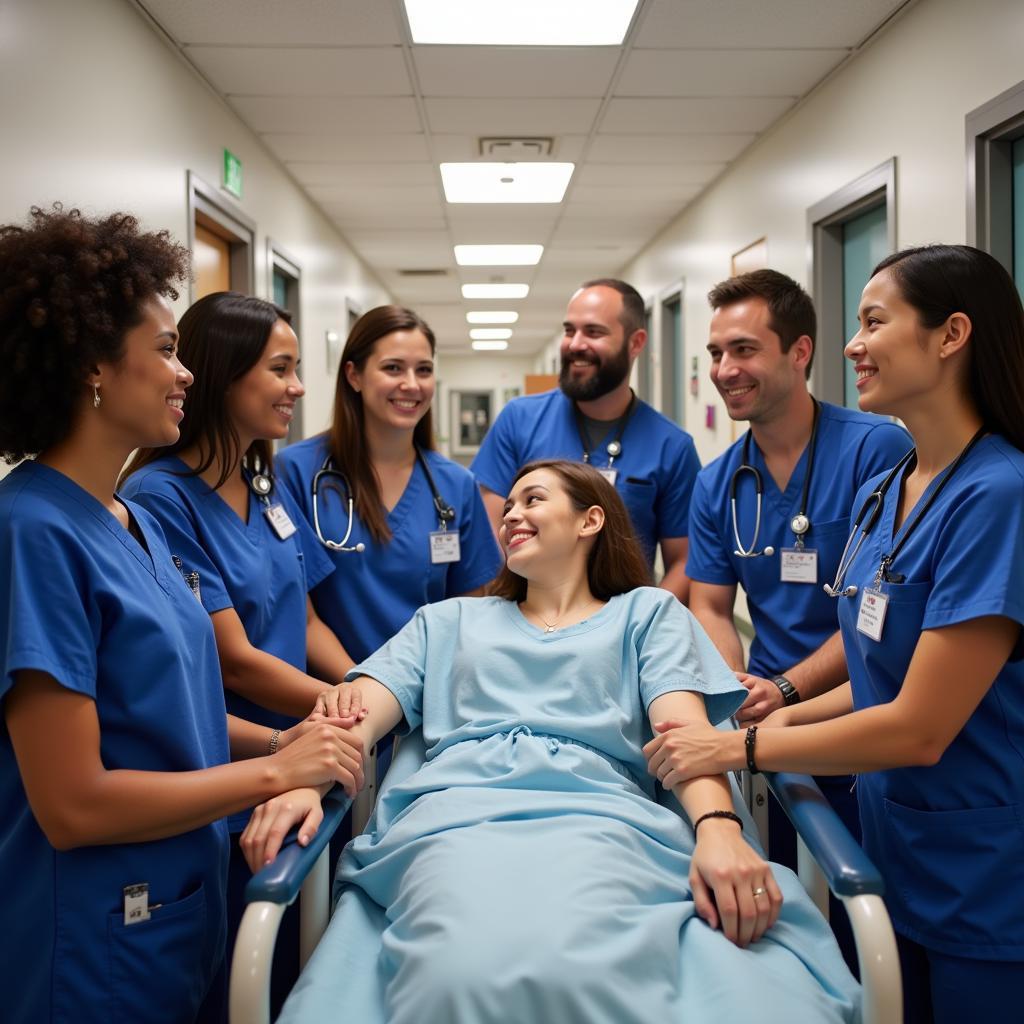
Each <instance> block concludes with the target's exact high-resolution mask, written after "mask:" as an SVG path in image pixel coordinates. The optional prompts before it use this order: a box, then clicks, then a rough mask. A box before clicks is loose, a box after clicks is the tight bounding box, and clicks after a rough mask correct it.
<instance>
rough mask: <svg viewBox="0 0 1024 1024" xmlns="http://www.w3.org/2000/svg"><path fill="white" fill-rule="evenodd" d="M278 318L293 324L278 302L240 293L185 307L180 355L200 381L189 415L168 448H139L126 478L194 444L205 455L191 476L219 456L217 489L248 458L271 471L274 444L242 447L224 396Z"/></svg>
mask: <svg viewBox="0 0 1024 1024" xmlns="http://www.w3.org/2000/svg"><path fill="white" fill-rule="evenodd" d="M278 320H283V321H284V322H285V323H286V324H290V323H291V322H292V315H291V313H289V312H288V311H287V310H286V309H282V308H281V307H280V306H276V305H275V304H274V303H273V302H267V301H266V300H265V299H257V298H255V297H254V296H252V295H242V294H240V293H239V292H213V293H212V294H210V295H206V296H204V297H203V298H201V299H199V300H198V301H197V302H194V303H193V304H192V305H191V306H190V307H189V308H188V309H187V310H186V311H185V313H184V315H183V316H182V318H181V319H180V320H179V321H178V356H179V358H180V359H181V361H182V362H183V363H184V364H185V366H187V367H188V368H189V369H190V370H191V371H192V372H193V373H194V374H195V383H194V384H193V385H192V387H190V388H189V389H188V391H187V392H186V395H185V419H184V420H182V424H181V432H180V434H179V435H178V440H177V441H175V442H174V444H172V445H168V446H167V447H165V448H140V449H139V450H138V451H137V452H136V453H135V454H134V455H133V456H132V458H131V460H130V461H129V463H128V465H127V466H126V467H125V469H124V472H123V473H122V474H121V481H124V480H125V479H126V478H127V477H128V476H130V475H131V474H132V473H134V472H135V471H136V470H137V469H142V467H143V466H146V465H148V464H149V463H151V462H154V461H155V460H156V459H159V458H162V457H163V456H164V455H175V454H177V453H178V452H183V451H185V450H186V449H188V448H192V447H195V448H196V449H197V450H198V452H199V458H200V462H199V465H198V466H196V468H195V469H194V470H192V471H191V474H190V475H192V476H200V475H201V474H203V473H205V472H206V470H208V469H209V468H210V466H212V465H213V463H214V460H215V459H219V460H220V463H221V474H220V479H219V480H218V481H217V484H216V486H215V487H214V490H216V489H217V487H223V486H224V484H225V483H226V482H227V480H228V477H230V476H231V474H232V472H233V471H234V468H235V466H236V465H237V463H238V461H239V459H241V458H242V457H243V456H244V457H245V458H246V459H248V461H249V465H250V466H251V465H253V464H254V462H256V461H258V462H260V463H261V464H262V466H263V468H264V470H265V471H266V472H267V473H269V472H270V471H271V468H272V465H271V460H272V453H273V447H272V445H271V443H270V442H269V441H265V440H257V441H253V443H252V444H251V445H250V446H249V449H248V450H247V451H244V452H243V451H241V446H240V441H239V437H238V431H236V430H235V425H234V424H233V423H232V422H231V416H230V414H229V413H228V409H227V404H226V403H225V401H224V395H225V393H226V392H227V390H228V388H229V387H230V386H231V385H232V384H233V383H234V382H235V381H236V380H239V379H240V378H242V377H244V376H245V375H246V374H247V373H248V372H249V371H250V370H251V369H252V368H253V367H254V366H255V365H256V364H257V363H258V362H259V361H260V357H261V356H262V355H263V351H264V349H266V347H267V342H268V341H269V340H270V332H271V331H272V330H273V329H274V325H275V324H276V323H277V322H278Z"/></svg>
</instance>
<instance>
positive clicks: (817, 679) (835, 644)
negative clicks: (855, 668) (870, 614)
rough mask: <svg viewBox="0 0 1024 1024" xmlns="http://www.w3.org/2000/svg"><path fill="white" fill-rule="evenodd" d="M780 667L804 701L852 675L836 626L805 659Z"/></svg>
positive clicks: (824, 691)
mask: <svg viewBox="0 0 1024 1024" xmlns="http://www.w3.org/2000/svg"><path fill="white" fill-rule="evenodd" d="M780 671H782V673H783V674H784V675H785V677H786V678H787V679H788V680H789V681H790V682H791V683H792V684H793V685H794V686H795V687H796V689H797V692H798V693H799V694H800V699H801V701H806V700H810V699H811V698H812V697H817V696H819V695H820V694H823V693H828V692H829V690H832V689H834V688H835V687H837V686H840V685H842V684H843V683H845V682H846V680H847V679H848V678H849V673H848V672H847V669H846V652H845V651H844V650H843V638H842V634H841V633H840V632H839V631H838V630H837V631H836V632H835V633H833V634H832V635H831V636H830V637H829V638H828V639H827V640H826V641H825V642H824V643H823V644H822V645H821V646H820V647H819V648H818V649H817V650H816V651H813V652H812V653H811V654H809V655H808V656H807V657H806V658H804V660H803V661H801V662H799V663H798V664H796V665H794V666H793V667H792V668H790V669H788V670H787V669H783V670H780Z"/></svg>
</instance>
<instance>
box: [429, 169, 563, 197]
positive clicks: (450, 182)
mask: <svg viewBox="0 0 1024 1024" xmlns="http://www.w3.org/2000/svg"><path fill="white" fill-rule="evenodd" d="M575 167H576V165H575V164H562V163H540V162H537V163H534V162H519V163H459V164H441V181H442V183H443V184H444V197H445V199H447V200H448V202H449V203H560V202H561V201H562V198H563V197H564V196H565V190H566V189H567V188H568V187H569V179H570V178H571V177H572V172H573V170H574V168H575Z"/></svg>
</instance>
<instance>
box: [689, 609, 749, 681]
mask: <svg viewBox="0 0 1024 1024" xmlns="http://www.w3.org/2000/svg"><path fill="white" fill-rule="evenodd" d="M690 611H692V612H693V614H694V617H695V618H696V619H697V621H698V622H699V623H700V624H701V627H702V628H703V630H704V632H705V633H707V635H708V637H709V638H710V640H711V642H712V643H713V644H714V645H715V649H716V650H717V651H718V653H719V654H720V655H721V656H722V660H723V661H724V662H725V663H726V665H728V666H729V668H731V669H732V670H733V672H742V671H743V670H744V661H743V644H742V643H741V642H740V634H739V632H738V631H737V629H736V621H735V619H734V618H733V616H732V613H731V612H730V613H729V614H728V615H722V614H720V613H713V612H709V611H707V610H706V609H705V610H701V611H698V609H697V608H696V607H694V608H691V609H690Z"/></svg>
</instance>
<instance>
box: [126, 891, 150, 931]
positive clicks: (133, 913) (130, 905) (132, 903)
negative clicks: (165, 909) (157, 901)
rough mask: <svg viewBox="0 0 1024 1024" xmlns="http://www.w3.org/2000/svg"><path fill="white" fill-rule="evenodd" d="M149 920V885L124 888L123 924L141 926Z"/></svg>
mask: <svg viewBox="0 0 1024 1024" xmlns="http://www.w3.org/2000/svg"><path fill="white" fill-rule="evenodd" d="M148 920H149V883H148V882H140V883H139V884H138V885H126V886H125V887H124V923H125V924H126V925H128V924H141V923H142V922H143V921H148Z"/></svg>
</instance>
